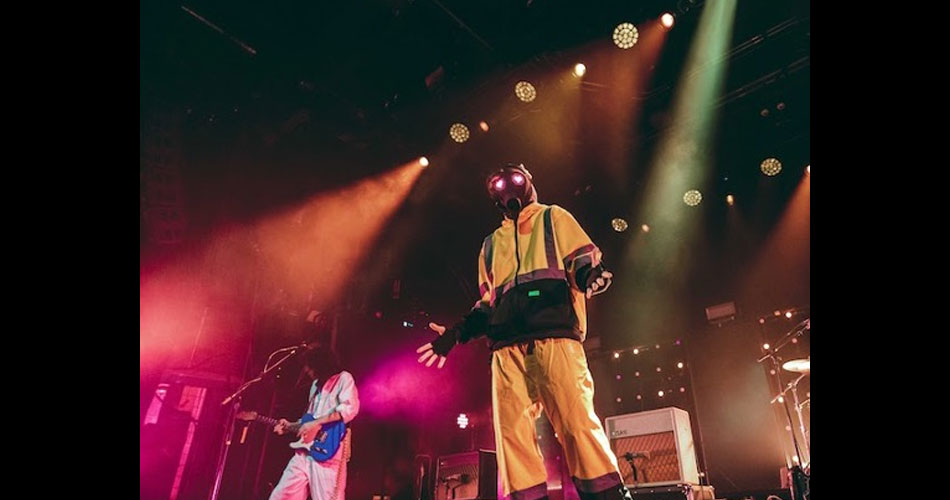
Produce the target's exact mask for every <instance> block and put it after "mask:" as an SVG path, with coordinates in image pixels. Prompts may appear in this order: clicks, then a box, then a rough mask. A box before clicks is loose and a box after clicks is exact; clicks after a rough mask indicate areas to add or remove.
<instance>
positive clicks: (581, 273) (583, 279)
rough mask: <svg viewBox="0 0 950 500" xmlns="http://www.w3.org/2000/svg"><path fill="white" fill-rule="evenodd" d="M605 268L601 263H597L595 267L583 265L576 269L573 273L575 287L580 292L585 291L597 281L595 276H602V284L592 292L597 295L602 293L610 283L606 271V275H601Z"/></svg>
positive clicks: (610, 280) (609, 275)
mask: <svg viewBox="0 0 950 500" xmlns="http://www.w3.org/2000/svg"><path fill="white" fill-rule="evenodd" d="M606 270H607V269H605V268H604V265H603V264H598V265H597V267H592V266H589V265H588V266H584V267H582V268H580V269H578V270H577V271H576V272H575V273H574V276H575V279H576V281H577V288H579V289H580V290H581V291H582V292H585V293H586V292H587V290H588V289H589V288H590V287H591V285H593V284H594V282H595V281H597V278H601V277H602V278H603V280H604V284H603V285H602V286H600V287H598V288H597V290H595V291H593V292H592V294H591V295H592V296H593V295H599V294H601V293H603V292H604V291H605V290H607V288H608V287H609V286H610V284H611V283H612V279H611V276H612V275H611V274H609V273H608V275H607V276H603V274H604V272H605V271H606Z"/></svg>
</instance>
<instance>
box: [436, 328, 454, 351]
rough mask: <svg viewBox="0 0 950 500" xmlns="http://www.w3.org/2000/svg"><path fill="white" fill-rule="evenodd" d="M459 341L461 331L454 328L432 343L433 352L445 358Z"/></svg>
mask: <svg viewBox="0 0 950 500" xmlns="http://www.w3.org/2000/svg"><path fill="white" fill-rule="evenodd" d="M458 341H459V330H458V328H455V327H452V328H449V329H448V330H446V331H445V333H443V334H442V335H439V336H438V338H436V339H435V340H433V341H432V352H434V353H436V354H438V355H439V356H442V357H445V356H448V354H449V351H451V350H452V348H453V347H455V344H458Z"/></svg>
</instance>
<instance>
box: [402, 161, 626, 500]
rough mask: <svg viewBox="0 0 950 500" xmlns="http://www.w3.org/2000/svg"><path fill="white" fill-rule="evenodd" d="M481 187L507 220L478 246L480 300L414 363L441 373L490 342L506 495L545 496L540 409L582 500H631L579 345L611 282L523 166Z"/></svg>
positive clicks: (573, 224)
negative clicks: (481, 341) (466, 349)
mask: <svg viewBox="0 0 950 500" xmlns="http://www.w3.org/2000/svg"><path fill="white" fill-rule="evenodd" d="M487 188H488V192H489V194H490V196H491V197H492V200H493V201H494V202H495V204H496V206H498V208H499V209H501V211H502V213H503V214H504V216H505V219H504V221H503V222H502V224H501V227H499V228H498V229H496V230H495V231H494V232H493V233H492V234H491V235H489V236H488V237H487V238H485V241H484V243H483V244H482V249H481V253H480V255H479V258H478V283H479V291H480V293H481V298H480V299H479V300H478V301H477V302H476V303H475V307H473V308H472V310H471V311H470V312H469V313H468V314H467V315H465V317H464V318H463V319H462V320H461V321H459V322H458V323H456V324H455V325H454V326H452V327H451V328H448V329H446V328H445V327H444V326H442V325H438V324H435V323H430V325H429V326H430V328H432V329H433V330H435V331H436V332H438V333H439V336H438V337H437V338H436V339H435V340H433V341H432V342H431V343H428V344H426V345H424V346H422V347H420V348H419V349H418V350H417V352H420V353H422V356H420V358H419V362H420V363H421V362H426V366H432V365H433V364H434V363H435V362H436V361H438V367H439V368H441V367H442V366H443V365H444V364H445V356H446V355H447V354H448V353H449V351H450V350H451V349H452V347H454V346H455V345H456V344H458V343H465V342H468V341H469V340H471V339H474V338H478V337H481V336H484V335H487V337H488V339H489V343H490V345H491V349H492V405H493V407H494V428H495V443H496V447H497V450H498V451H497V453H498V455H497V456H498V471H499V473H500V474H501V478H502V483H503V486H504V494H505V495H506V496H508V495H510V496H511V498H513V499H514V500H538V499H541V498H546V497H547V487H546V472H545V467H544V459H543V458H542V456H541V449H540V447H539V446H538V443H537V438H536V434H535V420H536V419H537V418H538V417H539V416H540V415H541V411H542V410H543V411H545V412H546V413H547V416H548V419H549V420H550V421H551V424H552V425H553V427H554V431H555V432H556V433H557V435H558V439H559V440H560V443H561V446H562V447H563V449H564V456H565V459H566V460H567V464H568V466H569V468H570V471H571V475H572V476H573V481H574V485H575V486H576V487H577V491H578V493H579V494H580V496H581V499H582V500H595V499H597V500H613V499H624V498H625V499H629V498H630V494H629V492H628V491H627V489H626V488H625V487H624V486H623V484H622V481H621V478H620V473H619V472H618V469H617V458H616V457H615V456H614V454H613V452H612V451H611V450H610V446H609V444H608V441H607V436H606V435H605V434H604V429H603V426H602V425H601V422H600V419H599V418H598V417H597V415H596V414H595V413H594V406H593V396H594V385H593V380H592V379H591V375H590V370H589V369H588V367H587V357H586V355H585V354H584V348H583V346H582V345H581V342H583V341H584V338H585V337H586V335H587V307H586V300H587V299H588V298H590V297H591V296H593V295H596V294H598V293H601V292H603V291H604V290H606V289H607V287H609V286H610V283H611V278H612V275H611V273H610V272H609V271H607V270H605V269H604V266H603V264H602V262H601V252H600V250H599V249H598V248H597V246H595V245H594V244H593V243H592V242H591V240H590V238H589V237H588V236H587V234H586V233H585V232H584V230H583V229H582V228H581V227H580V225H579V224H578V223H577V221H576V220H575V219H574V217H573V216H572V215H571V214H570V212H568V211H567V210H565V209H563V208H561V207H559V206H557V205H544V204H541V203H538V196H537V191H536V190H535V188H534V185H533V184H532V176H531V174H530V173H529V172H528V170H527V169H526V168H525V167H524V165H507V166H506V167H504V168H502V169H500V170H498V171H496V172H494V173H492V174H491V175H489V176H488V179H487ZM515 221H517V230H516V224H515Z"/></svg>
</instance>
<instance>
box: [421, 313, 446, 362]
mask: <svg viewBox="0 0 950 500" xmlns="http://www.w3.org/2000/svg"><path fill="white" fill-rule="evenodd" d="M429 328H431V329H433V330H435V332H436V333H438V334H439V335H442V334H444V333H445V327H444V326H442V325H437V324H435V323H429ZM416 352H421V353H422V356H419V362H420V363H422V362H425V361H426V360H428V362H426V366H427V367H429V366H432V364H433V363H435V362H436V360H438V361H439V368H442V367H443V366H445V356H439V355H438V354H436V353H435V352H433V351H432V342H429V343H428V344H426V345H424V346H421V347H419V348H418V349H416Z"/></svg>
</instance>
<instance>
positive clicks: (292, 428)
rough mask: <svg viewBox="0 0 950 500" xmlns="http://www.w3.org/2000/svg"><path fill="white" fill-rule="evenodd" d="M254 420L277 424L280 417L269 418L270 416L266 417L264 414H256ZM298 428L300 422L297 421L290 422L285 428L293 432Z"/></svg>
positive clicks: (271, 424) (272, 424)
mask: <svg viewBox="0 0 950 500" xmlns="http://www.w3.org/2000/svg"><path fill="white" fill-rule="evenodd" d="M254 420H256V421H257V422H261V423H264V424H267V425H270V426H274V425H277V423H278V422H280V419H277V418H271V417H268V416H266V415H258V416H256V417H254ZM299 429H300V424H298V423H296V422H291V424H290V425H288V426H287V430H288V431H289V432H295V431H297V430H299Z"/></svg>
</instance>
